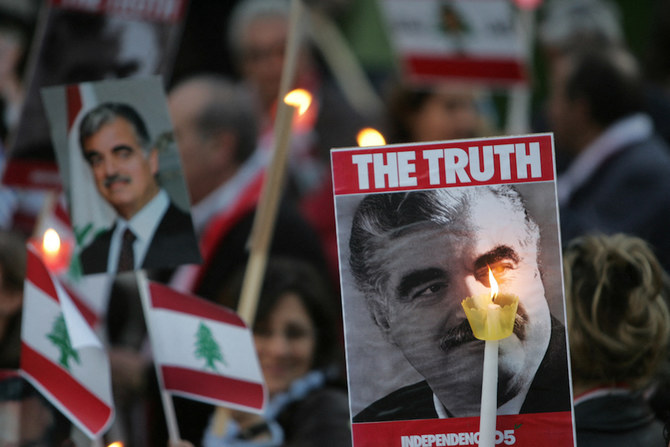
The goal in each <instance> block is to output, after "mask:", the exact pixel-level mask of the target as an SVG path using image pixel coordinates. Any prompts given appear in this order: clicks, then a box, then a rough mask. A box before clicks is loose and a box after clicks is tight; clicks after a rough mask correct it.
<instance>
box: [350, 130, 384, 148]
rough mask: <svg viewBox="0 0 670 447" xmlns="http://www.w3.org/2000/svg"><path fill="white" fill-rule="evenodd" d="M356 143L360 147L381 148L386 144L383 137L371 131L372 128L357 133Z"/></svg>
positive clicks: (376, 131)
mask: <svg viewBox="0 0 670 447" xmlns="http://www.w3.org/2000/svg"><path fill="white" fill-rule="evenodd" d="M356 141H357V142H358V145H359V146H361V147H364V146H383V145H385V144H386V140H385V139H384V136H383V135H382V134H381V133H379V131H378V130H376V129H373V128H372V127H366V128H363V129H361V130H360V132H358V135H357V136H356Z"/></svg>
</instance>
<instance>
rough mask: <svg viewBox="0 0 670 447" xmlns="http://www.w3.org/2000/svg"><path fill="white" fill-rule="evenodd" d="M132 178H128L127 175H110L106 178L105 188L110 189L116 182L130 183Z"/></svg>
mask: <svg viewBox="0 0 670 447" xmlns="http://www.w3.org/2000/svg"><path fill="white" fill-rule="evenodd" d="M130 181H131V178H130V177H128V176H127V175H121V174H115V175H109V176H107V177H105V183H104V185H105V188H109V187H110V186H112V183H116V182H122V183H130Z"/></svg>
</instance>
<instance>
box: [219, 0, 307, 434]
mask: <svg viewBox="0 0 670 447" xmlns="http://www.w3.org/2000/svg"><path fill="white" fill-rule="evenodd" d="M290 8H291V9H290V12H289V24H288V29H289V31H288V37H287V39H286V46H285V52H284V54H285V55H286V56H285V59H284V66H283V67H282V76H281V81H280V84H279V95H278V105H277V116H276V118H275V124H274V151H273V154H272V161H271V163H270V166H269V167H268V172H267V173H266V177H265V180H264V182H263V188H262V190H261V197H260V200H259V204H258V207H257V209H256V216H255V217H254V223H253V227H252V230H251V236H250V240H249V246H250V253H249V260H248V261H247V266H246V270H245V273H244V279H243V283H242V292H241V295H240V301H239V304H238V314H239V315H240V317H241V318H242V319H243V320H244V321H245V323H247V325H248V326H249V327H250V328H251V327H253V323H254V318H255V317H256V308H257V305H258V298H259V295H260V289H261V285H262V283H263V276H264V275H265V267H266V265H267V258H268V250H269V246H270V241H271V240H272V232H273V230H274V224H275V219H276V215H277V209H278V207H279V201H280V198H281V191H282V189H283V181H284V174H285V171H286V162H287V159H288V153H289V142H290V139H291V124H292V122H293V115H294V113H295V107H293V106H290V105H288V104H286V103H285V102H284V98H285V97H286V95H287V94H288V92H289V89H290V88H291V85H292V84H293V79H294V78H295V72H296V69H297V61H298V55H299V50H300V32H299V25H300V23H301V17H302V15H303V14H304V11H303V8H304V6H303V5H302V2H301V0H291V6H290ZM229 414H230V413H229V411H228V410H227V409H225V408H223V407H217V409H216V411H215V413H214V420H213V426H212V428H213V432H214V435H215V436H217V437H221V436H223V433H224V430H225V427H226V424H227V421H228V416H229Z"/></svg>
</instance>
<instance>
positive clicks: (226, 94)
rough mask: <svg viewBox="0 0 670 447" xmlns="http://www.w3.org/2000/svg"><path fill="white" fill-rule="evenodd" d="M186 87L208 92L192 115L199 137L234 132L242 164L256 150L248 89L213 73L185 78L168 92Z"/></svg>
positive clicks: (256, 129) (236, 152)
mask: <svg viewBox="0 0 670 447" xmlns="http://www.w3.org/2000/svg"><path fill="white" fill-rule="evenodd" d="M188 86H194V87H196V88H201V89H203V90H204V91H206V94H207V97H206V99H205V100H204V102H203V103H202V104H200V108H199V110H197V112H196V113H195V116H193V124H194V126H195V130H196V131H197V133H198V135H199V136H200V138H201V139H203V140H207V139H209V138H212V137H215V136H218V135H219V134H221V133H222V132H233V133H234V134H235V154H234V159H235V162H237V163H238V164H242V163H244V162H245V161H246V160H247V159H248V158H249V157H250V156H251V154H252V153H253V152H254V151H255V150H256V139H257V132H258V123H257V121H258V120H257V115H256V111H255V110H254V107H253V105H252V104H253V102H252V101H251V98H249V94H248V92H247V91H246V90H245V89H243V88H242V87H241V86H239V85H237V84H235V83H234V82H233V81H231V80H229V79H228V78H226V77H224V76H221V75H217V74H213V73H203V74H198V75H194V76H192V77H189V78H186V79H184V80H183V81H181V82H179V83H178V84H177V85H175V87H174V88H173V89H172V90H171V92H176V91H178V90H179V89H180V88H182V87H188Z"/></svg>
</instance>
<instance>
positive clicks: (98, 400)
mask: <svg viewBox="0 0 670 447" xmlns="http://www.w3.org/2000/svg"><path fill="white" fill-rule="evenodd" d="M61 316H62V318H63V320H64V322H65V327H66V328H67V335H68V337H69V339H70V344H71V347H72V349H73V350H75V351H76V354H77V359H74V358H69V359H68V358H67V356H66V359H65V361H63V358H64V355H63V350H62V349H60V348H59V346H58V345H57V344H56V343H54V342H53V341H52V340H51V339H50V335H52V334H53V333H54V332H55V329H54V328H55V324H54V323H55V322H56V321H57V320H58V319H59V318H60V317H61ZM64 363H65V365H64ZM21 372H22V374H23V375H24V377H25V378H26V379H27V380H29V381H30V382H31V383H32V384H33V386H35V388H37V389H38V390H39V391H40V392H41V393H42V394H43V395H44V396H45V397H46V398H47V399H49V401H50V402H51V403H52V404H53V405H54V406H55V407H56V408H58V409H59V410H60V411H61V412H63V414H65V415H66V416H67V417H68V418H69V419H70V420H71V421H72V423H74V424H75V425H76V426H77V427H79V428H80V429H81V430H82V431H83V432H84V433H86V434H87V435H88V436H89V437H91V438H93V439H95V438H98V437H99V436H100V435H101V434H102V433H104V431H106V430H107V428H108V427H109V426H110V424H111V423H112V420H113V417H114V404H113V400H112V392H111V380H110V368H109V360H108V358H107V354H106V352H105V350H104V347H103V346H102V344H101V343H100V341H99V340H98V339H97V337H96V336H95V334H94V333H93V330H92V329H91V327H90V326H89V325H88V323H87V322H86V320H85V319H84V317H83V316H82V315H81V314H80V312H79V311H78V310H77V306H76V304H75V303H74V302H73V300H72V299H71V297H70V296H69V295H68V293H67V292H66V291H65V289H64V288H63V286H62V285H61V284H60V283H59V281H58V280H57V279H56V278H55V277H54V276H53V275H52V274H51V273H50V272H49V271H48V270H47V268H46V266H45V265H44V263H43V262H42V260H41V259H40V257H39V255H38V253H37V252H36V251H35V250H34V249H33V248H32V247H30V245H29V247H28V261H27V266H26V281H25V286H24V307H23V321H22V328H21Z"/></svg>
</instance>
